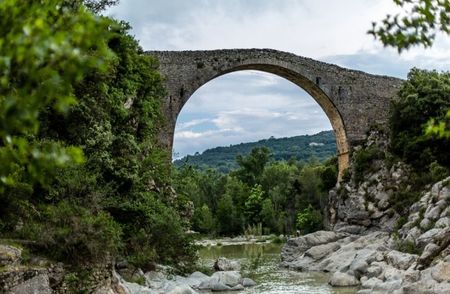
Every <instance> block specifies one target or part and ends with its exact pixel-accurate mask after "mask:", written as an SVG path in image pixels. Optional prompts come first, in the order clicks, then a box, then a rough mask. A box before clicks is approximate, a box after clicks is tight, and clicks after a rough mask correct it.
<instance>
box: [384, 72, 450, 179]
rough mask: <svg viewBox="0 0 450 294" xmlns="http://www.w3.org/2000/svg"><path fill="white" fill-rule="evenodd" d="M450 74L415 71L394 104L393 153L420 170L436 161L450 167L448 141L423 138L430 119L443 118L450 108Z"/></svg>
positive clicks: (434, 137) (392, 114) (411, 73)
mask: <svg viewBox="0 0 450 294" xmlns="http://www.w3.org/2000/svg"><path fill="white" fill-rule="evenodd" d="M449 85H450V73H448V72H447V73H438V72H436V71H426V70H419V69H413V70H411V72H410V73H409V74H408V80H407V81H406V82H405V83H404V84H403V85H402V87H401V89H400V91H399V93H398V99H396V100H395V101H393V103H392V111H391V117H390V129H391V148H392V152H393V153H394V154H396V155H398V156H399V157H401V158H402V159H403V160H405V161H406V162H408V163H411V164H413V166H415V167H416V168H418V169H420V170H425V169H428V166H429V165H430V164H431V163H432V162H434V161H436V162H437V163H439V164H440V165H443V166H445V167H447V168H448V167H450V155H449V152H448V149H449V139H448V138H447V139H446V138H440V137H437V136H426V135H424V128H425V126H426V125H427V122H428V121H429V120H430V118H437V119H438V120H441V119H444V117H445V116H446V114H447V111H446V109H449V108H450V100H449V99H448V97H449V96H450V87H449Z"/></svg>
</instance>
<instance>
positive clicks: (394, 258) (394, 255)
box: [386, 250, 418, 270]
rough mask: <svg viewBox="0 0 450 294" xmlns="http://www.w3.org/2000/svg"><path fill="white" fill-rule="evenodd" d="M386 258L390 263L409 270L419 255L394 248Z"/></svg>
mask: <svg viewBox="0 0 450 294" xmlns="http://www.w3.org/2000/svg"><path fill="white" fill-rule="evenodd" d="M386 259H387V261H388V263H389V264H390V265H392V266H393V267H395V268H398V269H401V270H407V269H408V268H409V267H410V266H411V265H412V264H413V263H414V262H416V261H417V259H418V256H417V255H415V254H409V253H404V252H400V251H397V250H392V251H391V252H389V253H388V254H387V255H386Z"/></svg>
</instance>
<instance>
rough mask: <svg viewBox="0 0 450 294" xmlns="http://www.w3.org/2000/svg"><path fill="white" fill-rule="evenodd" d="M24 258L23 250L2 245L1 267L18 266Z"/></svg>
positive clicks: (0, 250) (0, 254)
mask: <svg viewBox="0 0 450 294" xmlns="http://www.w3.org/2000/svg"><path fill="white" fill-rule="evenodd" d="M21 257H22V249H19V248H17V247H13V246H9V245H2V244H0V267H1V266H5V265H17V264H19V263H20V260H21Z"/></svg>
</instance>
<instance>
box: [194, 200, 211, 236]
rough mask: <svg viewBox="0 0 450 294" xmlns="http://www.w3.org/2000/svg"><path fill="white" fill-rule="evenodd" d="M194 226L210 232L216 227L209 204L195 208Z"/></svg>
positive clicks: (200, 230) (199, 230)
mask: <svg viewBox="0 0 450 294" xmlns="http://www.w3.org/2000/svg"><path fill="white" fill-rule="evenodd" d="M192 222H193V224H192V228H193V229H194V230H195V231H198V232H200V233H203V234H205V233H210V232H212V231H213V229H214V219H213V216H212V214H211V211H210V210H209V207H208V205H206V204H203V206H201V207H200V208H197V209H195V212H194V217H193V219H192Z"/></svg>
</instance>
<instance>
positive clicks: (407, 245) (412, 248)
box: [393, 234, 422, 255]
mask: <svg viewBox="0 0 450 294" xmlns="http://www.w3.org/2000/svg"><path fill="white" fill-rule="evenodd" d="M393 239H394V247H395V249H396V250H398V251H400V252H405V253H409V254H417V255H421V254H422V250H421V248H420V247H419V246H417V245H416V244H415V242H414V241H410V240H402V239H400V238H399V237H398V234H394V235H393Z"/></svg>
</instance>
